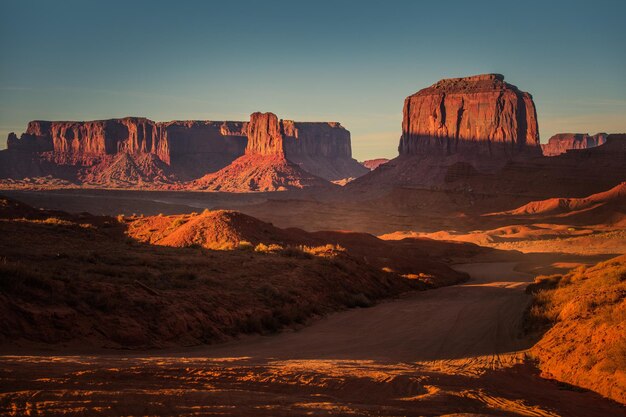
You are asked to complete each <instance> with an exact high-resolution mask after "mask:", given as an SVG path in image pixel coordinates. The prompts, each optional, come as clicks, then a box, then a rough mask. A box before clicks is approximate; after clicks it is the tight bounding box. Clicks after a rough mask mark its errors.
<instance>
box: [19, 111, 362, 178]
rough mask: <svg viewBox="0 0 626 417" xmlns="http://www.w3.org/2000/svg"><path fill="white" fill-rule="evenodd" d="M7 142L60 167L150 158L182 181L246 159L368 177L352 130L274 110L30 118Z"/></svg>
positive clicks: (326, 173)
mask: <svg viewBox="0 0 626 417" xmlns="http://www.w3.org/2000/svg"><path fill="white" fill-rule="evenodd" d="M7 144H8V149H9V151H10V152H13V151H19V152H28V153H43V152H52V153H53V158H52V159H54V160H55V161H60V162H61V163H62V164H64V165H73V164H74V165H81V166H86V165H89V164H98V166H100V167H101V166H102V162H101V161H107V160H109V159H110V158H107V157H108V156H112V155H118V154H131V155H134V156H135V157H136V158H138V157H140V156H142V155H146V154H150V155H155V156H156V157H158V159H160V160H161V161H163V162H165V163H166V164H167V165H169V166H170V169H171V170H172V173H173V174H174V175H176V176H178V177H179V178H180V179H182V180H190V179H193V178H198V177H201V176H203V175H205V174H207V173H208V172H216V171H219V170H220V169H222V168H224V167H226V166H227V165H228V164H230V163H232V162H233V161H234V160H235V159H237V158H238V157H240V156H242V155H244V154H246V155H260V156H270V155H271V156H278V157H280V158H287V159H289V160H290V161H291V162H294V163H296V164H297V165H299V166H300V167H301V168H303V169H304V170H306V171H308V172H310V173H313V174H314V175H317V176H320V177H323V178H327V179H330V180H336V179H341V178H346V177H357V176H359V175H362V174H364V173H365V172H366V170H364V169H362V167H361V166H360V165H359V164H358V163H357V162H356V161H355V160H353V159H352V156H351V155H352V151H351V145H350V132H348V131H347V130H346V129H345V128H343V127H342V126H341V124H339V123H336V122H329V123H326V122H320V123H312V122H294V121H291V120H285V121H283V120H279V119H278V118H277V117H276V115H275V114H273V113H253V114H252V115H251V116H250V121H249V122H237V121H232V122H231V121H225V122H224V121H194V120H191V121H172V122H163V123H156V122H153V121H152V120H149V119H146V118H138V117H126V118H122V119H110V120H96V121H88V122H48V121H32V122H30V123H29V124H28V128H27V130H26V132H25V133H24V134H22V135H21V137H20V138H18V137H17V136H16V135H15V134H14V133H11V134H10V135H9V137H8V140H7ZM103 158H104V159H103ZM49 159H50V158H49Z"/></svg>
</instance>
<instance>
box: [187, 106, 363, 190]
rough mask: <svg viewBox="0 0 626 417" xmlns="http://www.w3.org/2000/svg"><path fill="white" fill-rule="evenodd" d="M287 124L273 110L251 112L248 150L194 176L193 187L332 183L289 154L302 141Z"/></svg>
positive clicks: (279, 187)
mask: <svg viewBox="0 0 626 417" xmlns="http://www.w3.org/2000/svg"><path fill="white" fill-rule="evenodd" d="M288 123H289V124H290V125H293V124H294V122H288ZM284 126H285V122H284V121H283V120H278V117H276V115H275V114H274V113H260V112H257V113H252V114H251V115H250V122H249V123H248V144H247V146H246V150H245V154H244V155H243V156H241V157H239V158H237V159H235V160H234V161H233V162H232V163H231V164H230V165H228V166H226V167H225V168H223V169H221V170H219V171H217V172H213V173H209V174H207V175H205V176H204V177H202V178H199V179H197V180H195V181H194V182H193V183H192V184H191V188H194V189H200V190H208V191H226V192H243V191H283V190H288V189H296V188H305V187H311V186H327V185H329V183H328V181H325V180H324V179H322V178H321V177H318V176H315V175H312V174H311V173H310V171H307V170H305V169H303V168H302V167H301V166H299V165H298V164H296V163H294V162H292V161H291V160H290V159H289V158H288V156H287V155H288V153H289V152H292V151H293V150H294V149H296V150H299V149H300V148H302V146H301V145H302V143H303V142H297V138H295V137H293V136H287V135H286V134H285V128H284ZM339 127H340V126H339ZM341 129H343V128H341ZM289 148H291V150H288V149H289ZM355 163H356V161H355ZM357 164H358V163H357Z"/></svg>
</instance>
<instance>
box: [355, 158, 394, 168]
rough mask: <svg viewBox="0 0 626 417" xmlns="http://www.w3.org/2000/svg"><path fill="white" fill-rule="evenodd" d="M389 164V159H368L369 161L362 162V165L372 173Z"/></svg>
mask: <svg viewBox="0 0 626 417" xmlns="http://www.w3.org/2000/svg"><path fill="white" fill-rule="evenodd" d="M387 162H389V159H387V158H378V159H368V160H367V161H363V162H361V165H363V166H364V167H365V168H367V169H369V170H370V171H373V170H375V169H376V168H378V167H379V166H381V165H383V164H386V163H387Z"/></svg>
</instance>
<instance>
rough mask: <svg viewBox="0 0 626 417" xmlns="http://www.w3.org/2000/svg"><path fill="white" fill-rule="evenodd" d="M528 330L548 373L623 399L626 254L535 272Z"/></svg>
mask: <svg viewBox="0 0 626 417" xmlns="http://www.w3.org/2000/svg"><path fill="white" fill-rule="evenodd" d="M527 291H528V292H529V293H531V294H533V296H534V300H533V303H532V305H531V306H530V307H529V309H528V310H527V314H526V321H525V323H526V330H527V331H529V332H542V331H547V332H546V333H545V334H544V335H543V337H542V339H541V340H540V341H539V343H537V345H536V346H535V347H534V348H533V354H534V355H536V356H537V358H538V359H539V361H540V364H541V368H542V370H544V371H545V372H546V373H548V374H549V375H551V376H552V377H555V378H557V379H560V380H563V381H564V382H567V383H570V384H573V385H578V386H583V387H586V388H589V389H593V390H595V391H598V392H600V393H601V394H603V395H606V396H609V397H611V398H613V399H616V400H618V401H621V402H626V256H620V257H617V258H614V259H611V260H609V261H606V262H601V263H599V264H597V265H594V266H590V267H585V266H583V267H579V268H576V269H574V270H572V271H570V272H569V273H567V274H561V275H549V276H540V277H537V279H536V280H535V283H534V284H531V285H530V286H529V287H528V290H527Z"/></svg>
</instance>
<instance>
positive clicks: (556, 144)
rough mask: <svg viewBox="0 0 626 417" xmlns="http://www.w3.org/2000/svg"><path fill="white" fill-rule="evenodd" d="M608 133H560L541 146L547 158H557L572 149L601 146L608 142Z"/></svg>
mask: <svg viewBox="0 0 626 417" xmlns="http://www.w3.org/2000/svg"><path fill="white" fill-rule="evenodd" d="M606 137H607V134H606V133H596V134H595V135H593V136H591V135H589V134H587V133H558V134H556V135H554V136H552V137H551V138H550V139H549V140H548V143H547V144H544V145H541V149H542V151H543V154H544V155H545V156H556V155H560V154H562V153H565V152H567V151H568V150H570V149H587V148H593V147H596V146H600V145H602V144H604V142H606Z"/></svg>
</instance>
